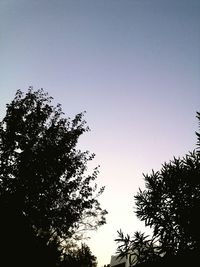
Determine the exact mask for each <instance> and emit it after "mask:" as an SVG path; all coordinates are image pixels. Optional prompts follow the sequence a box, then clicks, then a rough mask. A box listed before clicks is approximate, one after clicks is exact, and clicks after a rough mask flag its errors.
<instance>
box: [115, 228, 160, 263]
mask: <svg viewBox="0 0 200 267" xmlns="http://www.w3.org/2000/svg"><path fill="white" fill-rule="evenodd" d="M115 241H116V242H117V243H118V248H117V254H118V258H119V259H122V258H124V257H126V258H128V262H129V266H134V265H136V264H139V263H143V262H146V261H149V262H151V261H153V262H155V261H156V260H157V259H158V258H160V256H161V254H162V249H161V248H160V247H159V244H158V243H157V242H156V239H155V238H153V239H152V238H149V236H147V235H145V234H144V233H141V232H137V231H136V232H135V233H134V236H133V237H132V238H131V237H130V235H128V234H127V235H126V236H125V235H124V233H123V232H122V230H120V231H118V238H117V239H115Z"/></svg>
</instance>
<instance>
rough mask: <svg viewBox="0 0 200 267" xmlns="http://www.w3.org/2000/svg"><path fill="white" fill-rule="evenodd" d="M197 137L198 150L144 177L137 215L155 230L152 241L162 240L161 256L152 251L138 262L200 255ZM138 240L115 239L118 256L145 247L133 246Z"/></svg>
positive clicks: (199, 186) (142, 242)
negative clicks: (144, 187)
mask: <svg viewBox="0 0 200 267" xmlns="http://www.w3.org/2000/svg"><path fill="white" fill-rule="evenodd" d="M197 118H198V120H199V121H200V113H197ZM196 135H197V138H198V142H197V145H198V148H197V149H196V150H194V151H193V152H190V153H188V154H187V155H186V156H185V157H183V158H175V157H174V159H173V160H172V161H170V162H169V163H164V164H163V165H162V168H161V170H160V171H157V172H154V171H152V173H151V174H150V175H148V174H147V175H144V179H145V185H146V189H145V190H143V191H142V190H141V189H139V192H138V193H137V195H136V196H135V201H136V215H137V217H138V218H139V219H140V220H142V221H144V222H145V224H146V226H150V227H151V228H152V229H153V236H152V241H153V240H154V239H156V240H157V241H159V243H158V245H157V247H158V250H156V254H157V256H158V257H154V256H155V255H154V254H152V256H150V257H149V255H151V253H150V252H151V250H150V251H148V253H147V254H146V255H145V254H143V256H144V257H142V261H141V257H139V260H137V263H139V262H146V261H147V262H150V261H151V260H152V261H158V259H159V256H163V255H165V259H170V257H172V258H173V260H174V257H173V256H174V255H175V256H178V257H179V260H180V257H183V255H184V257H186V255H188V257H189V258H190V259H194V257H195V256H196V255H200V228H199V225H200V217H199V213H200V153H199V150H198V149H199V145H200V134H199V133H196ZM137 240H138V238H137V237H136V236H135V237H134V238H133V240H129V244H128V245H127V247H126V241H127V240H126V238H125V237H124V236H122V235H121V240H120V239H119V240H116V241H120V242H121V243H122V245H121V247H120V246H119V247H118V254H119V255H122V254H123V253H126V254H128V253H129V254H130V251H131V253H133V252H134V250H135V249H136V247H142V246H143V247H145V243H144V240H142V239H140V240H138V241H139V242H138V245H137V246H133V244H134V245H135V243H136V241H137ZM148 242H149V241H148ZM125 247H126V250H124V248H125ZM120 249H121V251H120ZM136 251H137V250H136ZM191 255H192V256H191ZM184 259H186V258H184ZM169 262H170V260H169ZM166 264H167V261H166ZM131 266H132V265H131Z"/></svg>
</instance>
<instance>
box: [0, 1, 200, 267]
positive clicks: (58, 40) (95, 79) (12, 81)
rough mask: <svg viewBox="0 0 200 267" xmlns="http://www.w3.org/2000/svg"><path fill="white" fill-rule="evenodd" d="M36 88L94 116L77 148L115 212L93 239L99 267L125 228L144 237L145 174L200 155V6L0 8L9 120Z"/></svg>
mask: <svg viewBox="0 0 200 267" xmlns="http://www.w3.org/2000/svg"><path fill="white" fill-rule="evenodd" d="M29 86H33V87H34V89H39V88H41V87H42V88H44V89H45V90H46V91H48V92H49V94H50V95H51V96H52V97H54V99H55V103H61V104H62V107H63V110H64V112H65V113H66V115H67V116H71V117H73V116H74V115H75V114H77V113H79V112H82V111H84V110H86V111H87V113H86V116H85V119H86V121H87V123H88V125H89V127H90V128H91V132H89V133H87V134H85V136H83V137H82V138H81V140H80V144H79V146H80V147H81V148H82V149H83V150H89V151H91V152H94V153H95V154H96V157H95V159H94V163H93V164H94V165H99V164H100V165H101V167H100V175H99V177H98V180H97V183H98V185H99V186H101V185H105V186H106V190H105V193H104V194H103V195H102V197H101V203H102V206H103V207H104V208H106V209H107V210H108V212H109V215H108V217H107V225H105V226H103V227H102V228H100V229H99V230H98V231H97V232H96V233H93V234H91V240H90V241H89V245H90V247H91V249H92V252H93V253H94V254H95V255H96V256H97V257H98V262H99V267H101V266H102V265H103V264H108V263H109V262H110V257H111V255H112V254H114V253H115V251H116V244H115V242H114V239H115V238H116V237H117V230H119V229H120V228H122V229H123V230H124V231H125V232H129V233H130V234H131V233H134V231H136V230H141V231H144V230H145V228H144V224H143V223H141V222H140V221H138V220H137V218H136V216H135V214H134V212H133V210H134V195H135V194H136V193H137V191H138V188H139V187H141V188H142V189H143V188H144V181H143V176H142V173H150V172H151V169H154V170H159V169H160V168H161V164H162V163H164V162H165V161H169V160H170V159H172V158H173V156H176V157H178V156H184V155H185V154H186V153H187V152H188V151H189V150H193V149H194V148H195V145H196V136H195V131H196V130H198V122H197V119H196V117H195V116H196V111H200V102H199V100H200V1H199V0H34V1H31V0H0V112H1V113H0V116H1V117H3V115H4V114H5V104H6V103H9V102H10V101H11V100H12V99H13V97H14V94H15V92H16V90H17V89H21V90H22V91H26V90H27V89H28V87H29ZM148 231H149V230H147V232H148Z"/></svg>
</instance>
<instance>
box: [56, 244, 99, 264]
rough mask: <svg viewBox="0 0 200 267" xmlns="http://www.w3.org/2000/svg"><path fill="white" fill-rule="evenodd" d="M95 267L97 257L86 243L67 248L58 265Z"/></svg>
mask: <svg viewBox="0 0 200 267" xmlns="http://www.w3.org/2000/svg"><path fill="white" fill-rule="evenodd" d="M65 266H66V267H68V266H70V267H96V266H97V259H96V257H95V256H94V255H93V254H92V252H91V250H90V248H89V247H88V246H87V245H86V244H81V247H80V248H79V247H75V248H73V249H68V250H67V251H66V253H65V254H64V256H63V259H62V261H61V264H60V267H65Z"/></svg>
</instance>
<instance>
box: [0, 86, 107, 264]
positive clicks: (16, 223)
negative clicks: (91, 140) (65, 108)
mask: <svg viewBox="0 0 200 267" xmlns="http://www.w3.org/2000/svg"><path fill="white" fill-rule="evenodd" d="M51 102H52V98H51V97H49V96H48V94H47V93H45V92H44V90H43V89H40V90H38V91H33V89H32V88H29V90H28V92H27V93H26V94H23V93H22V91H21V90H18V91H17V93H16V96H15V98H14V100H13V101H12V102H11V103H10V104H7V111H6V116H5V118H4V119H3V120H2V122H1V123H0V212H1V220H0V232H1V233H0V234H1V239H0V251H1V255H4V256H3V257H4V260H6V262H7V264H6V265H5V266H11V264H13V263H14V264H15V265H18V264H19V266H25V265H26V266H27V265H28V266H32V265H33V266H42V265H43V266H47V265H48V266H55V265H54V263H56V261H57V260H58V258H59V257H60V255H61V252H60V250H59V249H60V248H59V244H61V243H64V242H63V241H65V240H67V239H69V238H71V237H73V236H75V235H76V232H77V231H78V230H79V228H80V227H81V226H82V225H84V227H85V228H86V229H90V228H92V229H94V228H95V229H96V228H97V227H99V226H100V225H102V224H104V223H105V222H106V221H105V215H106V213H107V212H106V210H103V209H102V208H101V207H100V203H99V201H98V197H99V196H100V195H101V194H102V193H103V191H104V187H102V188H100V189H99V190H98V189H97V185H96V184H95V180H96V178H97V175H98V168H95V169H94V171H93V173H92V174H90V175H88V174H86V171H87V163H88V161H90V160H92V159H93V158H94V154H90V153H89V152H88V151H86V152H81V151H80V150H78V149H76V145H77V142H78V139H79V137H80V136H81V135H82V134H83V133H85V132H87V131H88V130H89V128H88V127H86V123H85V121H84V120H83V114H82V113H81V114H78V115H76V116H75V118H74V119H70V118H64V117H63V115H64V113H63V112H62V109H61V105H60V104H58V105H57V106H53V105H52V104H51ZM12 255H14V256H13V257H12ZM45 255H46V256H47V257H45ZM39 258H40V259H39ZM42 258H44V262H42V260H41V259H42ZM49 259H50V260H49ZM27 262H28V264H27ZM42 263H43V264H42Z"/></svg>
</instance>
